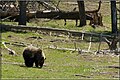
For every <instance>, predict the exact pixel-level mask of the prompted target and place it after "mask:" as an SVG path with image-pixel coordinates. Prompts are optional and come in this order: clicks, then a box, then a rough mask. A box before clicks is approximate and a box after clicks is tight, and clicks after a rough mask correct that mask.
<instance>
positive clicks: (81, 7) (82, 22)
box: [77, 0, 86, 27]
mask: <svg viewBox="0 0 120 80" xmlns="http://www.w3.org/2000/svg"><path fill="white" fill-rule="evenodd" d="M77 3H78V8H79V17H80V25H79V26H80V27H82V26H85V25H86V16H85V7H84V1H83V0H81V1H77Z"/></svg>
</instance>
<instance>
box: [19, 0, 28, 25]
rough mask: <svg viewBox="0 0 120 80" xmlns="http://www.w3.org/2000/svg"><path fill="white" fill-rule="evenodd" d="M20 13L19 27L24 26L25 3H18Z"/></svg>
mask: <svg viewBox="0 0 120 80" xmlns="http://www.w3.org/2000/svg"><path fill="white" fill-rule="evenodd" d="M19 3H20V6H19V9H20V13H19V25H26V19H27V17H26V1H19Z"/></svg>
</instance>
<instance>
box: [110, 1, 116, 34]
mask: <svg viewBox="0 0 120 80" xmlns="http://www.w3.org/2000/svg"><path fill="white" fill-rule="evenodd" d="M111 22H112V33H117V11H116V1H111Z"/></svg>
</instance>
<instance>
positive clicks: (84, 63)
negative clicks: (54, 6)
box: [0, 3, 120, 80]
mask: <svg viewBox="0 0 120 80" xmlns="http://www.w3.org/2000/svg"><path fill="white" fill-rule="evenodd" d="M86 5H87V4H86ZM60 6H61V8H63V7H65V6H66V5H61V4H60ZM68 6H69V5H67V7H66V8H65V9H68V8H69V7H68ZM89 6H90V5H89ZM88 8H89V7H88ZM109 8H110V6H109V3H103V4H102V7H101V10H100V12H101V13H102V15H103V25H104V26H98V27H96V29H94V28H92V27H91V26H90V25H88V24H89V21H87V25H86V26H84V27H76V26H75V21H73V20H67V25H66V26H64V21H63V20H48V19H32V20H31V21H30V22H29V23H27V26H35V27H36V26H39V27H52V28H60V29H68V30H76V31H81V32H83V31H85V32H94V33H110V31H111V17H110V9H109ZM69 9H70V8H69ZM72 9H73V8H72ZM95 9H96V8H95ZM88 10H89V9H88ZM0 23H2V24H10V25H11V24H12V25H17V24H18V23H17V22H3V21H2V22H0ZM1 36H2V41H4V42H7V43H8V44H6V46H7V47H9V48H11V49H13V50H14V51H15V52H16V53H17V55H16V56H12V55H9V53H8V51H7V50H6V49H5V48H4V47H3V45H1V47H2V57H1V62H2V66H1V67H2V68H1V75H2V76H1V80H6V79H8V80H11V79H14V80H24V79H26V80H42V79H43V80H47V79H55V80H57V79H62V80H64V79H68V80H70V79H72V80H79V79H81V80H86V79H91V80H96V79H99V80H107V79H110V80H113V79H115V80H119V78H120V77H119V71H120V69H118V68H113V67H114V66H119V56H118V55H112V54H106V55H103V54H98V55H95V54H94V53H82V54H78V52H77V51H69V50H57V49H50V48H49V46H57V47H59V48H72V49H74V48H75V47H74V43H76V47H77V48H80V49H85V50H88V46H89V39H90V37H89V36H87V37H86V36H85V37H84V40H81V37H72V38H68V37H66V36H64V37H63V36H62V37H61V36H59V37H58V36H49V35H47V34H39V33H34V32H25V33H24V32H11V31H3V32H1ZM32 37H39V38H38V39H37V38H32ZM93 40H94V41H93V42H92V45H91V49H90V50H95V51H96V50H97V49H98V46H99V39H98V38H96V37H93ZM9 43H10V44H9ZM13 43H18V44H20V43H23V44H27V45H29V44H33V45H34V46H36V47H40V48H41V49H42V50H43V51H44V53H45V55H46V60H45V64H44V66H43V68H36V67H35V66H34V67H31V68H28V67H26V66H25V64H24V60H23V57H22V52H23V50H24V48H25V47H23V46H17V45H12V44H13ZM101 49H108V45H107V44H106V43H105V42H102V43H101ZM109 66H113V67H109Z"/></svg>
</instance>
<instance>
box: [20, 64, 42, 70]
mask: <svg viewBox="0 0 120 80" xmlns="http://www.w3.org/2000/svg"><path fill="white" fill-rule="evenodd" d="M19 66H20V67H25V68H36V69H37V68H38V69H41V68H40V67H35V66H33V67H27V66H25V65H19Z"/></svg>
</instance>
